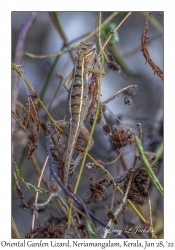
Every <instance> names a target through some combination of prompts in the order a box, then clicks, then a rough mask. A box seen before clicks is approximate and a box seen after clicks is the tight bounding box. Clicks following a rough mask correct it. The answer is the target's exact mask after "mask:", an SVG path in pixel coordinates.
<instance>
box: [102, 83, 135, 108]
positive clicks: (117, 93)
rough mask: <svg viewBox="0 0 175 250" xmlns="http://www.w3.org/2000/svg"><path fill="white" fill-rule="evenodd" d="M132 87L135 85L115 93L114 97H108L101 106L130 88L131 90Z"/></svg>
mask: <svg viewBox="0 0 175 250" xmlns="http://www.w3.org/2000/svg"><path fill="white" fill-rule="evenodd" d="M133 87H136V85H129V86H127V87H125V88H122V89H121V90H119V91H117V92H116V93H115V94H114V95H112V96H111V97H109V98H108V99H107V100H106V101H104V102H102V104H107V103H109V102H110V101H112V100H113V99H114V98H115V97H116V96H117V95H119V94H120V93H121V92H123V91H125V90H127V89H130V88H133Z"/></svg>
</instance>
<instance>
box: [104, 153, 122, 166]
mask: <svg viewBox="0 0 175 250" xmlns="http://www.w3.org/2000/svg"><path fill="white" fill-rule="evenodd" d="M121 154H122V150H121V151H120V152H119V155H118V156H117V158H115V159H114V160H113V161H110V162H102V161H100V163H101V164H103V165H111V164H112V163H114V162H116V161H118V159H119V158H120V156H121Z"/></svg>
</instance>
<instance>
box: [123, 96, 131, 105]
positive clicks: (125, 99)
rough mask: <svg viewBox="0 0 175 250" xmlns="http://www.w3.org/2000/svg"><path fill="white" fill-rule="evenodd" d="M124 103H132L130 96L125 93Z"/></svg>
mask: <svg viewBox="0 0 175 250" xmlns="http://www.w3.org/2000/svg"><path fill="white" fill-rule="evenodd" d="M124 104H125V105H131V104H132V98H131V96H129V95H126V96H125V97H124Z"/></svg>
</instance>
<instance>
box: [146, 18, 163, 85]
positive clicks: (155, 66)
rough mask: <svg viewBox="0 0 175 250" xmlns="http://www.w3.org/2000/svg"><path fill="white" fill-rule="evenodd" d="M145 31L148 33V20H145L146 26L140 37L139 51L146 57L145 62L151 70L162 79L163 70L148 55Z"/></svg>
mask: <svg viewBox="0 0 175 250" xmlns="http://www.w3.org/2000/svg"><path fill="white" fill-rule="evenodd" d="M147 33H148V22H147V21H146V26H145V29H144V31H143V34H142V37H141V51H142V53H143V56H144V57H145V59H146V63H148V64H149V65H150V66H151V68H152V70H153V71H154V74H156V75H158V76H159V77H160V78H161V79H162V81H163V70H162V69H161V68H160V67H159V66H157V65H156V64H155V63H154V62H153V60H152V59H151V57H150V54H149V51H148V48H147V40H148V37H147Z"/></svg>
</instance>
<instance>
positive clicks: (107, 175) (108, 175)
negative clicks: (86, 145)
mask: <svg viewBox="0 0 175 250" xmlns="http://www.w3.org/2000/svg"><path fill="white" fill-rule="evenodd" d="M87 155H88V157H89V158H90V159H91V160H92V161H93V162H94V163H96V165H97V166H98V167H100V168H101V170H102V171H103V172H104V174H105V175H106V177H107V178H108V179H109V180H110V181H111V182H112V184H113V185H114V187H115V188H116V189H118V190H119V192H120V193H121V194H122V195H124V193H123V191H122V190H121V188H120V187H119V186H118V185H117V184H116V183H115V181H114V178H113V177H112V175H111V174H110V173H109V171H108V170H106V169H105V168H104V167H103V166H102V165H101V164H99V162H98V161H96V160H95V159H94V158H93V157H92V156H91V155H89V154H87ZM127 201H128V203H129V204H130V205H131V207H132V208H133V209H134V211H135V212H136V213H137V215H138V216H139V217H140V219H141V220H142V221H143V222H144V223H146V220H145V218H144V217H143V216H142V215H141V213H140V212H139V210H138V209H137V208H136V206H135V205H134V204H133V203H132V201H130V200H129V199H127ZM149 231H150V232H152V230H151V229H149ZM154 238H156V235H155V234H154Z"/></svg>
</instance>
